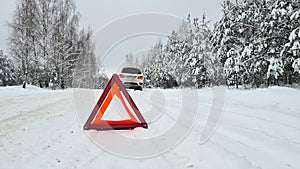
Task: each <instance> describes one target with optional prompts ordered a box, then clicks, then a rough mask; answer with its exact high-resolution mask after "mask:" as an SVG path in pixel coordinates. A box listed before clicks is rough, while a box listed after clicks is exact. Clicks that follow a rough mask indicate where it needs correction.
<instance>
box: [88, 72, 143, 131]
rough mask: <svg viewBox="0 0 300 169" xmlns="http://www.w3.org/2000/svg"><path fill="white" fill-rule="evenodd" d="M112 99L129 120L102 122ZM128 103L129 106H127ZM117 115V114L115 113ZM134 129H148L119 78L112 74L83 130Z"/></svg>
mask: <svg viewBox="0 0 300 169" xmlns="http://www.w3.org/2000/svg"><path fill="white" fill-rule="evenodd" d="M114 97H117V98H118V99H119V100H120V101H121V103H122V106H123V107H124V109H125V110H126V113H127V114H128V115H129V119H124V120H104V119H103V115H104V114H105V111H106V110H107V108H108V106H109V105H110V104H111V102H112V100H113V98H114ZM124 98H125V99H126V101H127V103H129V106H130V107H128V106H127V104H126V101H125V100H124ZM115 113H118V112H115ZM136 127H143V128H148V125H147V123H146V121H145V119H144V118H143V116H142V114H141V113H140V111H139V109H138V108H137V106H136V105H135V103H134V102H133V100H132V98H131V97H130V95H129V94H128V92H127V90H126V89H125V87H124V86H123V84H122V82H121V80H120V79H119V76H118V75H116V74H114V75H113V76H112V78H111V79H110V81H109V82H108V84H107V86H106V88H105V90H104V91H103V93H102V95H101V97H100V99H99V100H98V102H97V104H96V106H95V107H94V109H93V111H92V113H91V115H90V117H89V118H88V120H87V121H86V123H85V125H84V130H89V129H96V130H110V129H133V128H136Z"/></svg>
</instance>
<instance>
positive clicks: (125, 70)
mask: <svg viewBox="0 0 300 169" xmlns="http://www.w3.org/2000/svg"><path fill="white" fill-rule="evenodd" d="M122 73H130V74H142V73H141V71H140V70H139V69H136V68H123V69H122Z"/></svg>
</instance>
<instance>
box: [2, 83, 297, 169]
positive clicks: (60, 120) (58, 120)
mask: <svg viewBox="0 0 300 169" xmlns="http://www.w3.org/2000/svg"><path fill="white" fill-rule="evenodd" d="M191 92H195V90H193V91H192V90H191ZM196 92H198V95H199V101H198V102H197V104H198V110H199V113H198V116H197V117H196V123H195V124H194V125H192V130H191V131H190V132H189V133H188V135H187V136H186V137H185V139H184V140H182V141H181V142H180V143H179V144H177V145H176V146H175V147H172V148H171V149H170V151H167V152H165V153H162V154H160V155H157V156H153V157H148V158H138V159H134V158H124V157H121V156H117V155H114V154H113V153H111V152H110V151H109V150H103V149H101V148H100V147H99V146H98V145H97V144H95V143H94V142H93V141H92V140H91V139H90V137H88V134H93V135H95V134H97V133H101V134H103V132H96V131H87V132H86V131H83V130H82V125H83V124H82V123H84V122H83V121H84V120H83V119H85V118H87V117H88V116H89V113H90V112H91V110H92V108H93V106H94V105H95V103H96V101H97V98H98V97H99V96H100V95H101V91H97V90H96V91H93V90H81V89H68V90H64V91H62V90H58V91H52V90H45V89H39V88H37V87H33V86H29V87H28V88H27V89H25V90H24V89H22V88H21V87H20V86H16V87H1V88H0V168H1V169H10V168H29V169H32V168H43V169H47V168H67V169H69V168H89V169H91V168H95V169H96V168H97V169H99V168H112V169H114V168H115V169H119V168H122V169H126V168H128V169H132V168H141V169H142V168H164V169H166V168H203V169H211V168H213V169H220V168H222V169H223V168H229V169H235V168H236V169H250V168H260V169H291V168H294V169H299V168H300V160H299V157H300V106H299V100H300V91H299V90H296V89H289V88H281V87H272V88H268V89H258V90H227V89H226V100H225V107H224V113H223V117H222V120H221V122H220V124H219V127H218V128H217V130H216V132H215V133H214V135H213V136H212V137H211V138H210V139H209V140H208V141H207V142H206V143H205V144H200V141H199V140H200V134H201V131H202V129H203V127H204V124H205V122H206V118H207V117H208V112H209V111H210V107H211V100H212V89H201V90H197V91H196ZM90 93H93V94H95V95H93V96H94V98H92V99H91V98H90V96H91V95H90ZM130 95H131V96H132V98H133V99H134V100H135V102H136V104H137V106H138V107H139V109H140V110H141V112H142V114H144V117H145V119H146V121H148V122H149V121H151V123H150V124H149V129H147V130H145V129H135V130H130V131H105V133H106V134H109V133H111V132H119V133H121V134H124V133H125V134H126V135H127V136H128V137H139V136H141V137H145V136H148V137H155V136H157V135H161V134H164V132H165V131H166V130H168V129H169V128H171V127H172V125H174V123H175V122H177V120H176V119H177V118H178V116H179V113H180V111H178V110H180V104H181V102H180V101H181V99H180V97H181V92H180V90H176V89H172V90H158V89H153V90H145V91H143V92H133V91H131V92H130ZM154 96H157V97H154ZM78 98H80V99H79V100H78ZM189 99H190V100H188V101H187V102H188V103H190V104H191V105H194V106H196V105H195V104H196V103H195V100H197V99H195V98H193V97H189ZM162 104H163V105H164V106H163V107H161V106H162ZM78 105H79V106H78ZM78 107H82V110H85V112H84V113H82V111H81V110H80V108H78ZM160 110H163V112H164V113H163V114H160V115H159V114H156V115H155V113H156V112H155V111H160ZM79 111H80V112H81V113H82V114H81V113H80V112H79ZM188 111H190V110H183V111H181V113H182V112H188ZM76 112H78V114H77V113H76ZM178 112H179V113H178ZM151 113H154V115H153V114H151ZM180 125H182V127H183V128H184V127H185V125H186V124H179V126H180ZM87 133H88V134H87ZM155 144H156V145H157V147H159V146H161V145H160V144H163V143H161V142H157V143H155ZM141 151H143V148H141Z"/></svg>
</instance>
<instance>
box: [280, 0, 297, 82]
mask: <svg viewBox="0 0 300 169" xmlns="http://www.w3.org/2000/svg"><path fill="white" fill-rule="evenodd" d="M290 3H291V6H292V7H293V12H292V14H291V15H290V17H289V20H288V21H289V26H290V34H289V38H288V40H289V42H288V43H286V44H285V45H284V47H283V49H282V51H281V57H282V58H284V59H285V64H284V68H285V69H284V71H285V72H287V73H285V74H286V83H287V84H292V83H297V82H299V81H300V78H299V77H300V76H299V58H300V20H299V19H300V4H299V3H298V1H291V2H290Z"/></svg>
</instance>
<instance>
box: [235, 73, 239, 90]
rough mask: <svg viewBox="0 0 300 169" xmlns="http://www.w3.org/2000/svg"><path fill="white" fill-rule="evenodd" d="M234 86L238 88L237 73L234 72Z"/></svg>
mask: <svg viewBox="0 0 300 169" xmlns="http://www.w3.org/2000/svg"><path fill="white" fill-rule="evenodd" d="M235 87H236V88H237V89H238V88H239V80H238V75H237V73H236V74H235Z"/></svg>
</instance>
